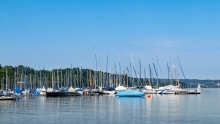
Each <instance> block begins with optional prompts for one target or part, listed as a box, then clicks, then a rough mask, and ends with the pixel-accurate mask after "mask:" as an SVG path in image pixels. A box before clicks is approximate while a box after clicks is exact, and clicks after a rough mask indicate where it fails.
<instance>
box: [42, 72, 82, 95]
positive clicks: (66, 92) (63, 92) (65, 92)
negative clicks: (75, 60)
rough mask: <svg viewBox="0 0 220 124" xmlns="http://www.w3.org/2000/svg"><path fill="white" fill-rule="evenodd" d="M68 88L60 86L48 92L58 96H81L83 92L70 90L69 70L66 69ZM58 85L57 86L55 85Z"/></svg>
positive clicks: (47, 93)
mask: <svg viewBox="0 0 220 124" xmlns="http://www.w3.org/2000/svg"><path fill="white" fill-rule="evenodd" d="M65 76H66V88H60V89H58V90H55V91H52V92H48V91H47V92H46V95H47V96H51V97H57V96H80V95H81V94H79V93H77V92H69V82H68V71H67V70H66V75H65ZM55 87H57V86H55Z"/></svg>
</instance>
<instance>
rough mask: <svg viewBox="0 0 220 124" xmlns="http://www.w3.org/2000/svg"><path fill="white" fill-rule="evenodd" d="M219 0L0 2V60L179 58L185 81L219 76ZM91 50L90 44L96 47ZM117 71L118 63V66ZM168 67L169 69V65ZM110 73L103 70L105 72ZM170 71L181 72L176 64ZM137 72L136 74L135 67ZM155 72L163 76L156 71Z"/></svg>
mask: <svg viewBox="0 0 220 124" xmlns="http://www.w3.org/2000/svg"><path fill="white" fill-rule="evenodd" d="M219 6H220V1H214V0H213V1H207V0H204V1H203V0H193V1H192V0H178V1H176V0H157V1H155V0H138V1H136V0H132V1H130V0H74V1H73V0H65V1H63V0H31V1H30V0H29V1H28V0H19V1H18V0H0V63H1V64H2V65H3V66H4V65H12V66H16V65H17V64H18V60H19V64H23V65H24V64H25V63H26V65H27V66H30V67H35V63H36V68H37V69H40V68H41V69H42V68H43V66H44V67H45V69H48V70H51V69H53V68H54V67H55V68H61V67H62V68H65V67H70V66H71V63H72V65H73V67H79V66H80V65H82V67H83V68H92V69H95V64H94V63H95V62H94V56H95V55H94V53H95V51H96V56H97V60H98V69H101V70H105V66H106V62H107V56H108V54H110V55H109V63H110V64H109V68H113V67H114V64H117V65H118V62H117V59H118V53H119V54H120V62H121V66H122V67H121V68H122V70H123V69H124V68H126V67H127V66H129V63H130V61H131V59H130V58H131V57H130V56H131V51H132V56H133V62H134V66H135V68H136V70H139V62H138V61H139V60H140V61H141V64H142V70H143V69H144V68H145V69H146V70H147V71H146V72H147V75H149V73H148V72H149V71H148V65H149V64H151V66H152V62H155V63H156V56H158V60H159V65H160V66H161V68H162V72H163V76H164V77H167V67H166V64H167V62H170V60H171V63H172V65H174V62H176V63H177V59H176V58H177V57H179V58H180V61H181V64H182V67H183V71H184V73H185V76H186V78H193V79H194V78H197V79H220V78H219V77H220V66H219V63H220V58H219V53H220V42H219V39H220V36H219V32H220V23H219V22H220V14H219V13H220V7H219ZM95 47H96V48H95ZM117 68H118V67H117ZM172 70H174V68H172ZM108 71H109V70H108ZM177 71H178V72H179V73H180V74H179V75H180V78H183V77H182V74H181V72H180V68H179V66H178V65H177ZM142 73H143V72H142ZM159 76H160V77H162V74H161V73H159Z"/></svg>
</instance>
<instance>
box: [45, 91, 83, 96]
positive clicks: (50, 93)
mask: <svg viewBox="0 0 220 124" xmlns="http://www.w3.org/2000/svg"><path fill="white" fill-rule="evenodd" d="M46 95H47V96H52V97H57V96H80V95H81V94H79V93H76V92H46Z"/></svg>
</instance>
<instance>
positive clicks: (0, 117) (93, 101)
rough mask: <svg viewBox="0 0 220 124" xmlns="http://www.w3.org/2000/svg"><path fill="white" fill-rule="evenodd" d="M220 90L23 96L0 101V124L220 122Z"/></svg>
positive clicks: (196, 123) (205, 123)
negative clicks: (137, 95)
mask: <svg viewBox="0 0 220 124" xmlns="http://www.w3.org/2000/svg"><path fill="white" fill-rule="evenodd" d="M219 107H220V89H202V94H200V95H157V94H154V95H152V97H151V98H146V97H144V98H119V97H115V96H79V97H55V98H53V97H52V98H51V97H43V96H38V97H37V96H35V97H23V98H22V99H20V100H19V101H0V124H3V123H53V124H56V123H57V124H60V123H74V124H75V123H81V124H86V123H91V124H92V123H93V124H95V123H96V124H99V123H104V124H107V123H124V124H131V123H136V124H138V123H142V124H143V123H152V124H156V123H160V124H161V123H174V124H175V123H177V124H178V123H191V124H208V123H216V124H219V123H220V108H219Z"/></svg>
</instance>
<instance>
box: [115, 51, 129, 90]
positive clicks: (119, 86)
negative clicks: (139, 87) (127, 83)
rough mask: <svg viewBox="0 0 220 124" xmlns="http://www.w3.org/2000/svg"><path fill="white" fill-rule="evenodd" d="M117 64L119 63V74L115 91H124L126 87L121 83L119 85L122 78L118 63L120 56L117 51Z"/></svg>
mask: <svg viewBox="0 0 220 124" xmlns="http://www.w3.org/2000/svg"><path fill="white" fill-rule="evenodd" d="M118 64H119V75H118V77H119V78H118V80H119V85H118V86H117V87H116V88H115V92H116V93H117V92H119V91H124V90H127V88H126V87H124V86H123V85H121V83H122V80H121V65H120V56H119V53H118Z"/></svg>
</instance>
